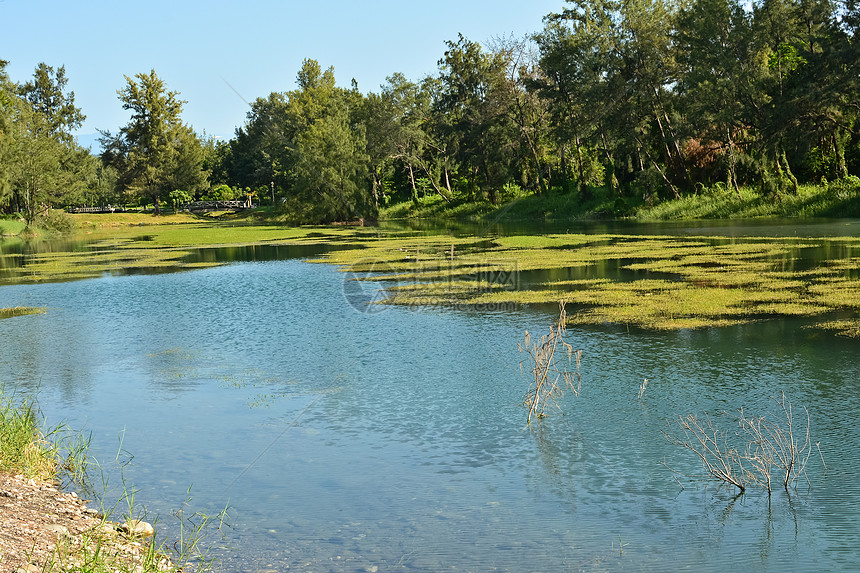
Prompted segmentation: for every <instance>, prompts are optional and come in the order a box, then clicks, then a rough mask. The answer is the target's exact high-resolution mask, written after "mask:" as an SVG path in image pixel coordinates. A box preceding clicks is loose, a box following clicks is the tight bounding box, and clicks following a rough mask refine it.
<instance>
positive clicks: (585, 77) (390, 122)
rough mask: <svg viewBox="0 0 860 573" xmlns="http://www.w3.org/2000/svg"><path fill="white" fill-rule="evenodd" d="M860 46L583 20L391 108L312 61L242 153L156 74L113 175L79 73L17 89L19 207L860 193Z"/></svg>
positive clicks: (6, 185) (450, 63)
mask: <svg viewBox="0 0 860 573" xmlns="http://www.w3.org/2000/svg"><path fill="white" fill-rule="evenodd" d="M858 25H860V3H858V2H857V1H856V0H833V1H831V0H755V1H754V2H753V4H752V5H749V4H747V3H743V2H740V1H739V0H678V1H674V0H626V1H624V2H621V1H620V0H567V1H566V2H565V3H564V6H563V9H562V10H561V11H560V12H559V13H554V14H550V15H548V16H547V17H546V18H545V26H544V29H543V30H541V31H540V32H538V33H536V34H534V35H533V36H531V37H529V38H526V39H522V40H517V39H511V38H499V39H495V40H493V41H491V42H488V43H487V45H480V44H478V43H476V42H473V41H471V40H469V39H467V38H465V37H463V36H460V37H458V38H457V39H456V40H452V41H449V42H447V44H446V50H445V52H444V54H443V55H442V57H441V58H440V60H439V69H438V71H437V73H436V74H434V75H431V76H428V77H426V78H423V79H421V80H420V81H410V80H409V79H407V78H406V77H404V76H403V75H402V74H397V73H395V74H392V75H391V76H390V77H389V78H388V79H387V81H386V83H385V84H384V85H382V86H380V90H379V92H378V93H374V92H371V93H367V94H363V93H361V92H359V90H358V86H357V85H355V84H354V83H353V85H352V86H351V88H350V89H345V88H341V87H338V86H337V85H336V82H335V77H334V71H333V70H332V69H331V68H329V69H326V70H324V69H323V68H322V67H321V66H320V64H319V63H318V62H316V61H314V60H310V59H308V60H305V61H304V63H303V65H302V68H301V69H300V70H299V72H298V76H297V82H296V83H297V87H296V89H295V90H292V91H288V92H273V93H271V94H269V95H268V96H265V97H259V98H257V99H256V100H255V101H254V102H253V103H252V104H251V105H250V110H249V111H248V115H247V118H246V120H245V122H244V124H243V125H242V126H241V127H239V128H238V129H237V130H236V133H235V136H234V137H233V138H232V139H231V140H230V141H218V140H215V139H209V140H202V141H201V138H199V137H198V136H197V135H196V134H195V132H194V131H193V130H192V129H191V127H189V126H187V125H185V124H183V123H182V121H181V118H180V113H181V108H182V103H184V102H182V101H181V100H179V99H178V94H176V93H175V92H168V91H167V90H166V87H165V86H164V84H163V83H162V82H161V80H159V79H158V77H157V76H156V75H155V72H154V71H153V72H151V74H138V75H137V76H136V77H135V78H134V79H132V78H126V80H127V85H126V87H125V88H124V89H123V90H120V91H119V92H118V93H119V97H120V100H121V102H122V105H123V108H124V109H127V110H130V111H131V113H132V117H131V120H130V123H129V124H128V125H127V126H126V127H124V128H122V129H121V131H120V133H119V134H118V135H116V136H112V135H111V134H109V133H103V138H102V145H103V147H104V151H103V153H102V154H101V157H100V158H99V159H101V161H98V160H96V158H94V157H92V156H91V155H90V154H89V153H88V152H86V151H85V150H81V149H80V148H79V147H77V146H76V145H75V144H74V140H73V138H72V137H71V135H70V133H72V131H73V130H74V129H75V128H76V127H78V126H80V124H81V122H82V121H83V115H82V114H81V110H80V109H78V108H76V107H75V106H74V93H67V92H66V91H65V86H66V81H67V80H66V78H65V70H64V69H63V68H59V69H57V70H54V69H53V68H51V67H48V66H45V65H44V64H41V65H40V66H39V68H38V69H37V70H36V74H35V76H34V80H33V81H32V82H28V83H26V84H24V85H17V84H13V83H11V82H10V80H9V79H8V78H7V77H6V75H5V74H3V73H2V67H0V82H2V90H0V159H2V162H0V205H2V206H5V208H6V209H7V210H17V211H21V212H22V213H25V215H26V217H27V218H28V220H29V219H32V218H33V217H35V214H36V213H37V211H38V208H39V206H40V205H47V204H55V203H60V204H82V203H90V204H94V203H100V202H101V203H104V202H109V201H113V202H120V203H128V202H130V201H132V200H138V201H140V202H142V203H153V204H154V205H155V206H156V208H157V206H158V204H159V201H173V202H177V201H180V199H185V198H188V197H193V198H204V197H215V196H218V197H224V196H233V197H246V196H248V195H256V198H255V201H258V202H261V203H273V204H276V205H278V206H279V208H281V209H283V210H285V211H289V212H291V213H293V214H294V215H295V217H294V218H295V219H296V220H313V221H333V220H347V219H351V218H357V217H371V218H372V217H374V216H376V214H377V212H378V210H379V209H380V208H381V207H383V206H385V205H387V204H390V203H393V202H401V201H413V202H416V203H417V201H418V200H419V199H421V198H422V197H424V196H434V197H438V198H439V199H438V200H439V201H445V202H451V201H457V202H459V203H463V202H466V203H468V202H471V201H476V200H480V201H485V200H486V201H489V202H491V203H499V202H501V201H505V200H509V199H511V198H513V197H519V196H522V195H524V194H534V195H541V194H544V193H545V192H546V191H548V190H550V189H557V190H560V191H562V192H566V193H570V194H572V196H574V197H576V196H578V197H580V198H581V200H582V201H588V200H590V199H591V198H592V197H593V194H594V192H595V190H596V189H597V188H599V187H602V188H603V190H604V191H603V192H604V193H606V192H609V193H611V194H614V195H616V196H617V197H618V198H619V199H623V198H624V197H625V196H636V197H638V198H640V200H641V199H644V200H645V201H646V202H649V203H653V202H657V201H659V200H660V199H663V198H679V197H681V196H683V195H685V194H687V195H688V194H694V193H699V192H701V191H702V190H703V189H707V188H712V187H721V188H724V189H728V190H732V191H733V192H734V193H736V194H737V196H738V198H742V197H743V195H742V194H741V192H740V189H741V187H745V186H746V187H749V188H752V189H755V190H756V191H757V192H758V193H759V194H762V195H764V196H767V197H773V198H778V197H780V196H783V195H785V194H796V193H797V190H798V186H799V185H800V184H802V183H816V184H818V183H821V182H822V181H823V180H828V181H833V180H841V181H845V182H846V183H845V185H846V186H847V187H849V188H850V189H851V190H852V192H857V190H858V189H860V181H858V180H857V179H856V178H854V177H851V174H854V175H857V174H858V173H860V129H858V128H860V122H858V113H860V44H858V36H857V32H858ZM216 188H217V191H215V189H216ZM180 202H181V201H180ZM622 202H623V201H622Z"/></svg>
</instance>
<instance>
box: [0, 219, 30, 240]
mask: <svg viewBox="0 0 860 573" xmlns="http://www.w3.org/2000/svg"><path fill="white" fill-rule="evenodd" d="M26 227H27V224H26V223H25V222H24V221H23V220H20V219H19V218H18V217H2V218H0V236H4V235H19V234H21V232H23V231H24V229H25V228H26Z"/></svg>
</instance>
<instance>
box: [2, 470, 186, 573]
mask: <svg viewBox="0 0 860 573" xmlns="http://www.w3.org/2000/svg"><path fill="white" fill-rule="evenodd" d="M87 503H88V500H82V499H80V498H79V497H78V495H77V494H76V493H74V492H67V491H63V490H62V489H60V488H58V487H57V484H56V482H52V481H44V480H37V479H35V478H27V477H25V476H24V475H23V474H15V473H14V472H0V569H2V570H3V571H14V572H15V573H36V572H41V571H50V570H53V568H54V567H57V568H59V570H63V571H65V570H72V568H79V567H82V566H83V565H85V564H92V563H93V560H94V559H96V558H98V559H99V560H100V561H99V562H104V564H105V565H107V566H109V567H112V568H114V567H116V568H120V569H121V570H129V571H141V572H143V571H148V572H155V571H161V572H163V571H175V570H176V567H175V565H174V564H173V563H172V562H171V561H170V559H169V558H168V557H167V556H164V555H160V554H157V553H155V551H154V549H153V547H152V537H151V536H152V535H153V533H154V532H153V529H152V526H151V525H149V524H148V523H145V522H141V521H137V520H131V521H129V522H127V523H125V524H119V523H116V522H113V521H110V520H108V519H107V518H106V517H105V516H104V515H102V514H100V513H99V512H98V511H96V510H94V509H91V508H88V507H87ZM97 556H98V557H97Z"/></svg>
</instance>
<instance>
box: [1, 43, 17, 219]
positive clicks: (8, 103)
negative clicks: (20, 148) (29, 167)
mask: <svg viewBox="0 0 860 573" xmlns="http://www.w3.org/2000/svg"><path fill="white" fill-rule="evenodd" d="M8 64H9V62H7V61H6V60H0V205H2V204H4V203H5V201H6V200H7V198H8V194H9V189H10V186H9V166H10V165H11V159H12V145H13V141H12V102H13V97H14V96H13V94H12V91H13V90H12V84H11V82H10V81H9V76H8V74H7V73H6V66H7V65H8Z"/></svg>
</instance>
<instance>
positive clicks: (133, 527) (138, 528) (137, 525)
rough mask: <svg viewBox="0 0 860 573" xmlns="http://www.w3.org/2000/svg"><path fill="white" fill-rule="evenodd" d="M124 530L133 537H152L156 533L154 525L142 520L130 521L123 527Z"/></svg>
mask: <svg viewBox="0 0 860 573" xmlns="http://www.w3.org/2000/svg"><path fill="white" fill-rule="evenodd" d="M122 530H123V531H125V532H126V533H127V534H129V535H131V536H133V537H152V535H153V534H154V533H155V530H154V529H153V528H152V525H150V524H148V523H147V522H145V521H141V520H140V519H129V520H128V521H126V522H125V523H124V524H123V525H122Z"/></svg>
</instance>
